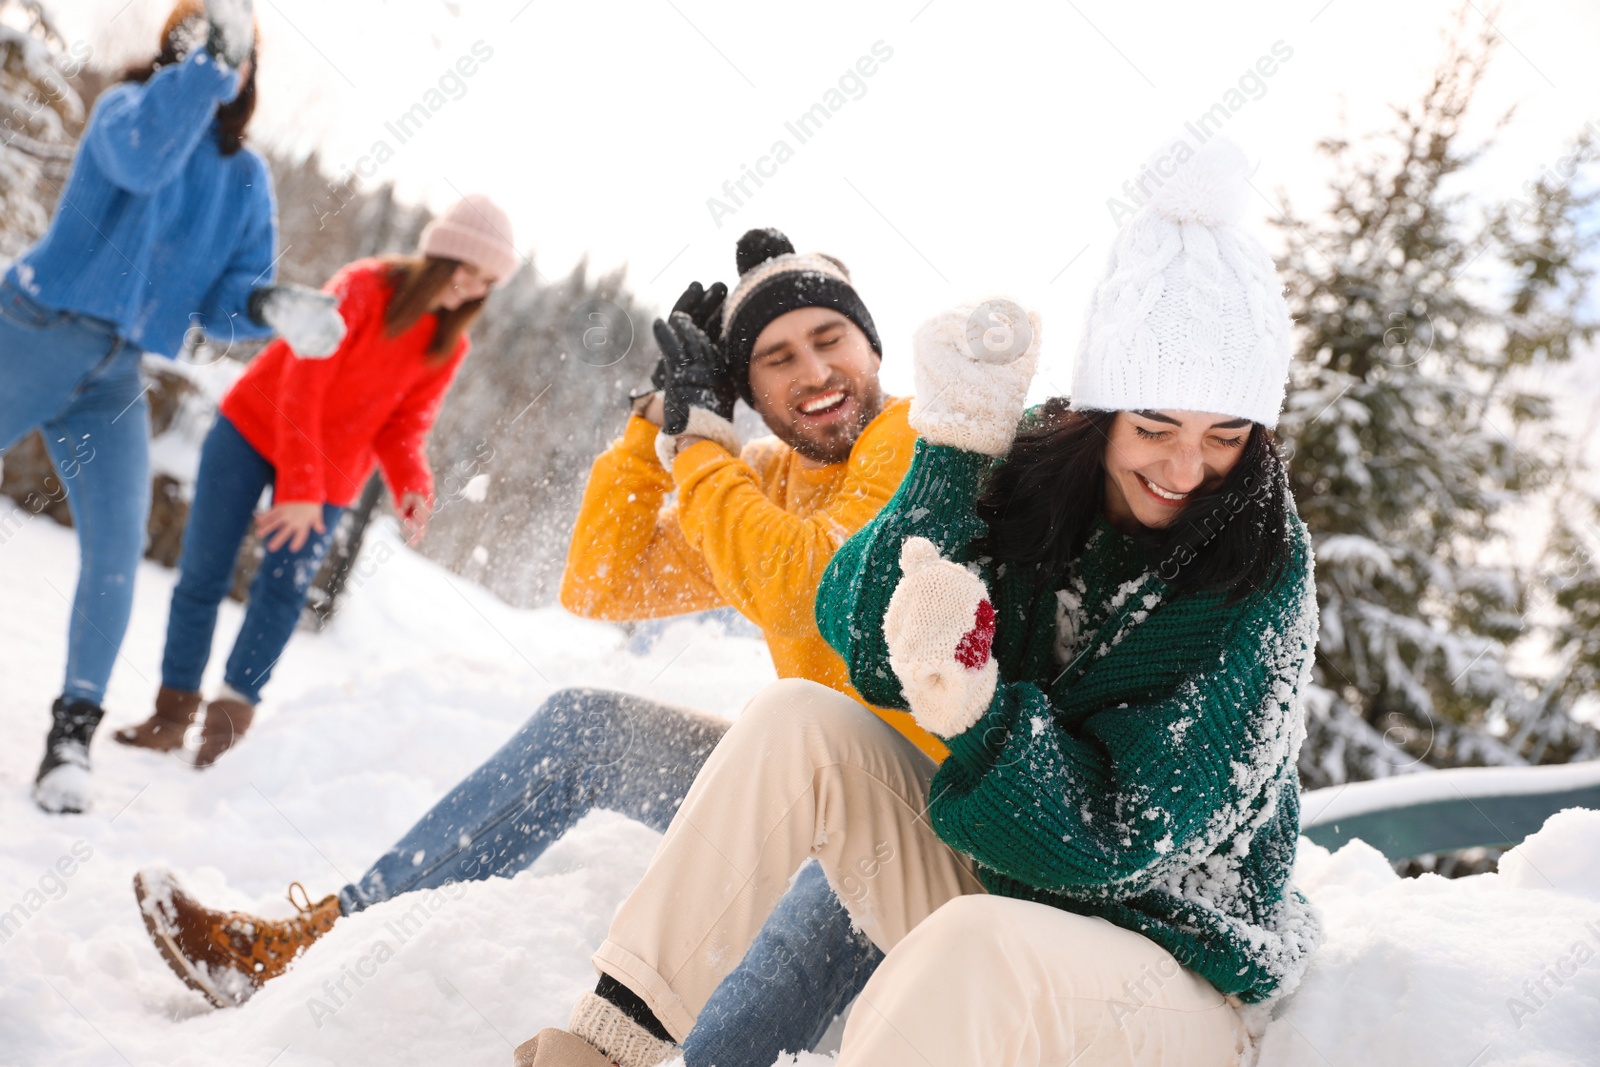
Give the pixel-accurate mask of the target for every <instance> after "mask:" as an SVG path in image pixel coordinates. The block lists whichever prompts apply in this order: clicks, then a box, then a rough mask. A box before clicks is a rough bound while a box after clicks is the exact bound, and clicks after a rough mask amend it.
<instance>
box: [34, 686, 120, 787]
mask: <svg viewBox="0 0 1600 1067" xmlns="http://www.w3.org/2000/svg"><path fill="white" fill-rule="evenodd" d="M50 714H51V716H52V722H51V724H50V736H49V737H48V738H47V739H46V740H45V743H44V761H43V762H41V763H40V764H39V776H38V777H37V778H35V779H34V783H33V800H34V803H36V804H38V805H39V807H41V808H43V809H44V810H45V811H48V812H50V813H51V814H56V815H63V814H75V813H77V812H82V811H88V810H89V741H90V740H91V739H92V738H93V737H94V731H95V728H96V727H98V726H99V725H100V719H101V718H102V717H103V716H104V715H105V709H104V708H102V707H101V706H100V705H99V704H91V703H89V702H88V701H87V700H68V699H67V698H66V697H57V698H56V702H55V704H53V705H52V706H51V708H50Z"/></svg>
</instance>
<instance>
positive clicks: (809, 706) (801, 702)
mask: <svg viewBox="0 0 1600 1067" xmlns="http://www.w3.org/2000/svg"><path fill="white" fill-rule="evenodd" d="M862 716H866V719H867V720H871V721H872V722H877V721H878V720H877V717H876V716H874V715H872V713H871V712H869V711H867V710H866V709H865V708H863V707H862V706H861V705H860V704H858V703H856V702H855V701H854V700H852V699H851V698H850V697H847V696H845V695H844V694H843V693H841V692H839V691H838V690H836V689H829V688H828V687H827V686H825V685H820V684H818V683H816V682H812V681H808V680H806V679H804V678H780V679H779V680H778V681H776V682H773V683H772V684H771V685H769V686H767V687H766V688H765V689H763V690H761V692H759V693H757V694H756V695H755V696H753V697H751V698H750V702H749V703H748V704H746V705H745V706H744V710H743V711H741V712H740V713H739V718H738V719H737V720H736V721H735V722H734V725H733V728H732V730H730V731H729V735H730V737H731V736H734V735H738V736H739V737H740V738H741V741H742V742H745V743H749V742H757V741H758V742H760V743H763V744H770V743H773V742H775V741H779V740H788V739H798V738H800V737H804V736H807V735H810V734H812V733H815V732H817V731H818V730H820V731H821V733H822V735H823V736H825V737H839V736H843V735H844V734H845V733H847V732H848V731H850V730H851V729H852V728H855V727H859V726H861V725H864V724H865V723H866V720H864V719H863V718H862Z"/></svg>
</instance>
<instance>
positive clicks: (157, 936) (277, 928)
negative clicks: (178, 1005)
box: [133, 869, 340, 1008]
mask: <svg viewBox="0 0 1600 1067" xmlns="http://www.w3.org/2000/svg"><path fill="white" fill-rule="evenodd" d="M296 889H299V890H300V896H301V898H302V899H303V900H304V903H301V902H300V901H297V900H295V898H294V891H295V890H296ZM133 895H134V896H135V897H136V898H137V899H138V901H139V914H140V915H142V916H143V917H144V928H145V929H146V930H148V931H149V932H150V939H151V940H152V941H154V942H155V943H156V951H158V952H160V953H161V958H162V959H164V960H166V961H167V966H169V967H171V968H172V970H173V972H174V973H175V974H177V976H178V977H179V978H181V979H183V982H184V984H185V985H187V986H188V987H189V988H190V989H193V990H196V991H198V992H200V993H201V994H203V995H204V996H205V998H206V999H207V1000H209V1001H210V1002H211V1003H212V1004H215V1005H216V1006H217V1007H219V1008H232V1007H237V1006H239V1005H240V1004H243V1003H244V1002H245V1001H246V1000H248V999H250V996H251V995H252V994H253V993H255V991H256V990H257V989H260V988H261V986H262V984H263V983H265V982H267V981H268V980H270V979H273V978H276V977H278V975H280V974H282V973H283V972H284V971H285V970H287V969H288V967H289V964H290V963H292V962H293V961H294V959H295V958H296V957H297V956H299V955H300V953H302V952H304V951H305V949H306V947H307V946H309V945H310V944H311V943H312V942H313V941H315V940H316V939H317V938H319V937H321V936H322V935H323V934H325V933H327V932H328V931H329V930H331V929H332V928H333V924H334V923H335V922H337V921H338V919H339V915H340V912H339V898H338V897H337V896H331V895H330V896H326V897H323V898H322V899H321V900H319V901H318V902H317V903H315V904H313V903H311V898H310V896H309V895H307V893H306V890H305V887H304V886H302V885H301V884H300V883H299V882H295V883H294V884H292V885H291V886H289V903H291V904H293V905H294V906H295V907H296V908H297V909H299V911H300V914H299V915H296V916H295V917H294V918H292V919H259V918H256V917H255V916H254V915H246V914H244V913H243V912H239V911H215V910H213V909H211V908H207V907H204V906H203V905H201V904H200V902H199V901H197V900H195V899H194V898H193V897H191V896H190V895H189V894H187V893H185V892H184V891H183V889H182V888H180V887H179V885H178V882H177V879H176V878H174V877H173V876H172V872H171V871H166V870H156V869H152V870H144V871H140V872H139V873H137V874H135V875H134V876H133Z"/></svg>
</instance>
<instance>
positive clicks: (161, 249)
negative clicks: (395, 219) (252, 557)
mask: <svg viewBox="0 0 1600 1067" xmlns="http://www.w3.org/2000/svg"><path fill="white" fill-rule="evenodd" d="M212 3H215V4H216V5H217V10H215V11H213V10H211V4H204V5H203V4H202V3H201V2H200V0H185V2H183V3H180V4H178V6H177V7H176V8H174V10H173V11H172V13H171V15H170V16H169V17H168V19H167V23H166V26H165V28H164V30H163V33H162V46H161V53H160V55H159V56H158V57H157V58H156V59H155V61H154V62H153V63H151V64H149V65H148V66H147V67H143V68H140V69H136V70H134V71H130V72H129V74H128V75H127V76H126V78H125V79H124V81H123V82H122V83H121V84H119V85H117V86H115V87H113V88H111V89H109V90H107V91H106V92H105V93H104V94H103V95H102V96H101V97H100V99H99V100H98V101H97V102H96V104H95V108H94V112H93V114H92V115H91V116H90V119H89V124H88V128H87V129H86V130H85V131H84V135H83V141H82V144H81V146H80V150H79V152H78V155H77V158H76V160H75V161H74V163H73V168H72V174H71V177H70V178H69V179H68V181H67V186H66V189H65V191H64V192H63V193H62V195H61V202H60V205H59V206H58V208H57V210H56V214H55V217H54V219H52V220H51V224H50V229H49V230H48V231H47V232H46V233H45V235H44V236H43V237H42V238H41V239H40V240H39V242H38V243H37V244H36V245H34V246H33V247H32V248H31V249H29V250H28V251H27V252H26V253H25V254H24V255H23V256H22V257H21V258H20V259H18V260H17V262H16V263H15V264H13V265H12V267H11V269H10V270H9V271H7V273H6V275H5V278H4V281H3V282H0V447H3V448H9V447H10V446H11V445H12V444H13V443H14V442H16V441H17V440H18V439H19V438H21V437H22V436H23V435H24V434H26V433H27V432H28V431H30V430H34V429H39V430H41V431H42V433H43V437H44V441H45V447H46V448H47V449H48V450H49V452H50V457H51V459H52V460H53V461H54V463H55V465H56V469H57V471H58V472H59V473H60V475H61V478H62V482H63V484H64V485H65V486H66V490H67V499H68V502H69V503H70V505H71V508H72V514H73V520H74V523H75V525H76V527H77V531H78V544H79V552H80V556H81V560H82V563H81V568H80V571H79V576H78V589H77V595H76V597H75V598H74V601H73V604H72V612H71V623H70V625H69V630H68V640H67V657H66V659H67V665H66V680H65V683H64V684H63V686H62V691H61V696H60V697H59V698H58V699H57V700H56V701H55V705H54V707H53V709H52V714H53V722H52V725H51V728H50V734H49V739H48V741H47V742H46V751H45V756H44V761H43V762H42V763H41V764H40V767H39V775H38V779H37V782H36V784H35V788H34V797H35V799H36V800H37V801H38V803H39V806H40V807H42V808H44V809H45V810H46V811H52V812H71V811H82V810H84V808H85V807H86V806H87V803H88V796H87V793H88V769H89V755H88V753H89V742H90V739H91V738H92V737H93V736H94V731H95V728H96V727H97V726H98V725H99V723H100V719H101V716H102V715H103V710H102V708H101V702H102V700H103V699H104V696H105V689H106V683H107V681H108V679H109V678H110V675H111V667H112V664H113V662H114V661H115V660H116V657H117V652H118V649H119V647H120V646H121V644H122V637H123V633H124V632H125V631H126V629H127V625H128V615H129V612H130V610H131V608H132V603H133V581H134V575H135V572H136V571H137V569H138V564H139V558H140V555H141V553H142V550H143V544H144V534H145V522H146V517H147V513H148V511H149V503H150V463H149V411H148V408H147V406H146V404H145V400H144V386H143V384H142V382H141V380H140V372H139V363H140V360H141V358H142V357H143V356H144V354H145V353H147V352H150V353H156V354H159V355H162V356H167V357H169V358H171V357H175V356H177V355H178V353H179V351H180V350H181V349H182V347H183V344H184V337H185V334H186V332H187V331H188V330H189V329H190V328H192V327H199V328H200V329H202V330H204V331H205V332H206V334H207V335H208V336H209V337H211V338H213V339H215V340H216V341H218V342H220V343H224V344H226V343H228V342H230V341H232V340H234V339H244V338H252V337H259V336H263V335H266V334H268V333H271V332H272V330H273V329H274V328H275V327H276V328H278V329H279V330H280V332H281V331H282V330H283V329H284V328H286V327H287V328H288V330H289V332H290V333H293V334H296V335H297V336H299V337H300V339H301V340H302V343H303V344H305V345H306V347H307V348H308V351H306V352H305V353H304V354H306V355H314V354H315V352H313V351H309V349H320V348H323V347H329V348H330V350H331V345H329V341H328V331H329V329H330V323H329V321H328V319H329V317H330V316H331V318H332V319H333V320H335V321H337V319H338V316H337V313H336V312H334V311H333V310H332V308H331V307H330V306H325V304H326V303H327V300H326V298H321V297H311V296H308V295H307V293H306V292H305V291H301V290H296V289H293V288H291V287H280V286H273V285H271V281H272V275H273V262H274V246H275V244H276V221H275V217H274V205H273V200H272V186H271V177H270V175H269V174H268V171H267V166H266V162H265V161H264V160H263V159H262V158H261V157H260V156H259V155H257V154H256V153H254V152H252V151H250V150H249V149H247V148H245V147H244V146H243V138H244V131H245V127H246V125H247V124H248V123H249V121H250V116H251V113H252V112H253V110H254V108H255V77H254V74H255V63H254V48H255V33H254V27H253V25H252V23H251V18H250V11H249V4H248V3H247V2H245V3H241V2H240V0H232V2H231V3H224V2H223V0H212ZM337 340H338V338H337V337H333V338H332V341H333V343H337ZM292 341H293V339H292V338H291V343H292Z"/></svg>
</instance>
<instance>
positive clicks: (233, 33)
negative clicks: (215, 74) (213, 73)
mask: <svg viewBox="0 0 1600 1067" xmlns="http://www.w3.org/2000/svg"><path fill="white" fill-rule="evenodd" d="M251 8H252V0H206V20H207V21H208V22H209V23H210V24H211V28H210V31H209V32H208V33H207V34H206V51H208V52H210V53H211V54H212V55H214V56H216V57H217V58H218V59H220V60H222V61H223V62H224V63H226V64H227V65H228V66H229V67H232V68H233V69H234V70H238V69H239V68H240V67H241V66H243V65H244V61H245V60H247V59H249V58H250V53H251V52H252V51H254V49H255V46H256V28H255V21H254V20H255V13H254V11H252V9H251Z"/></svg>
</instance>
